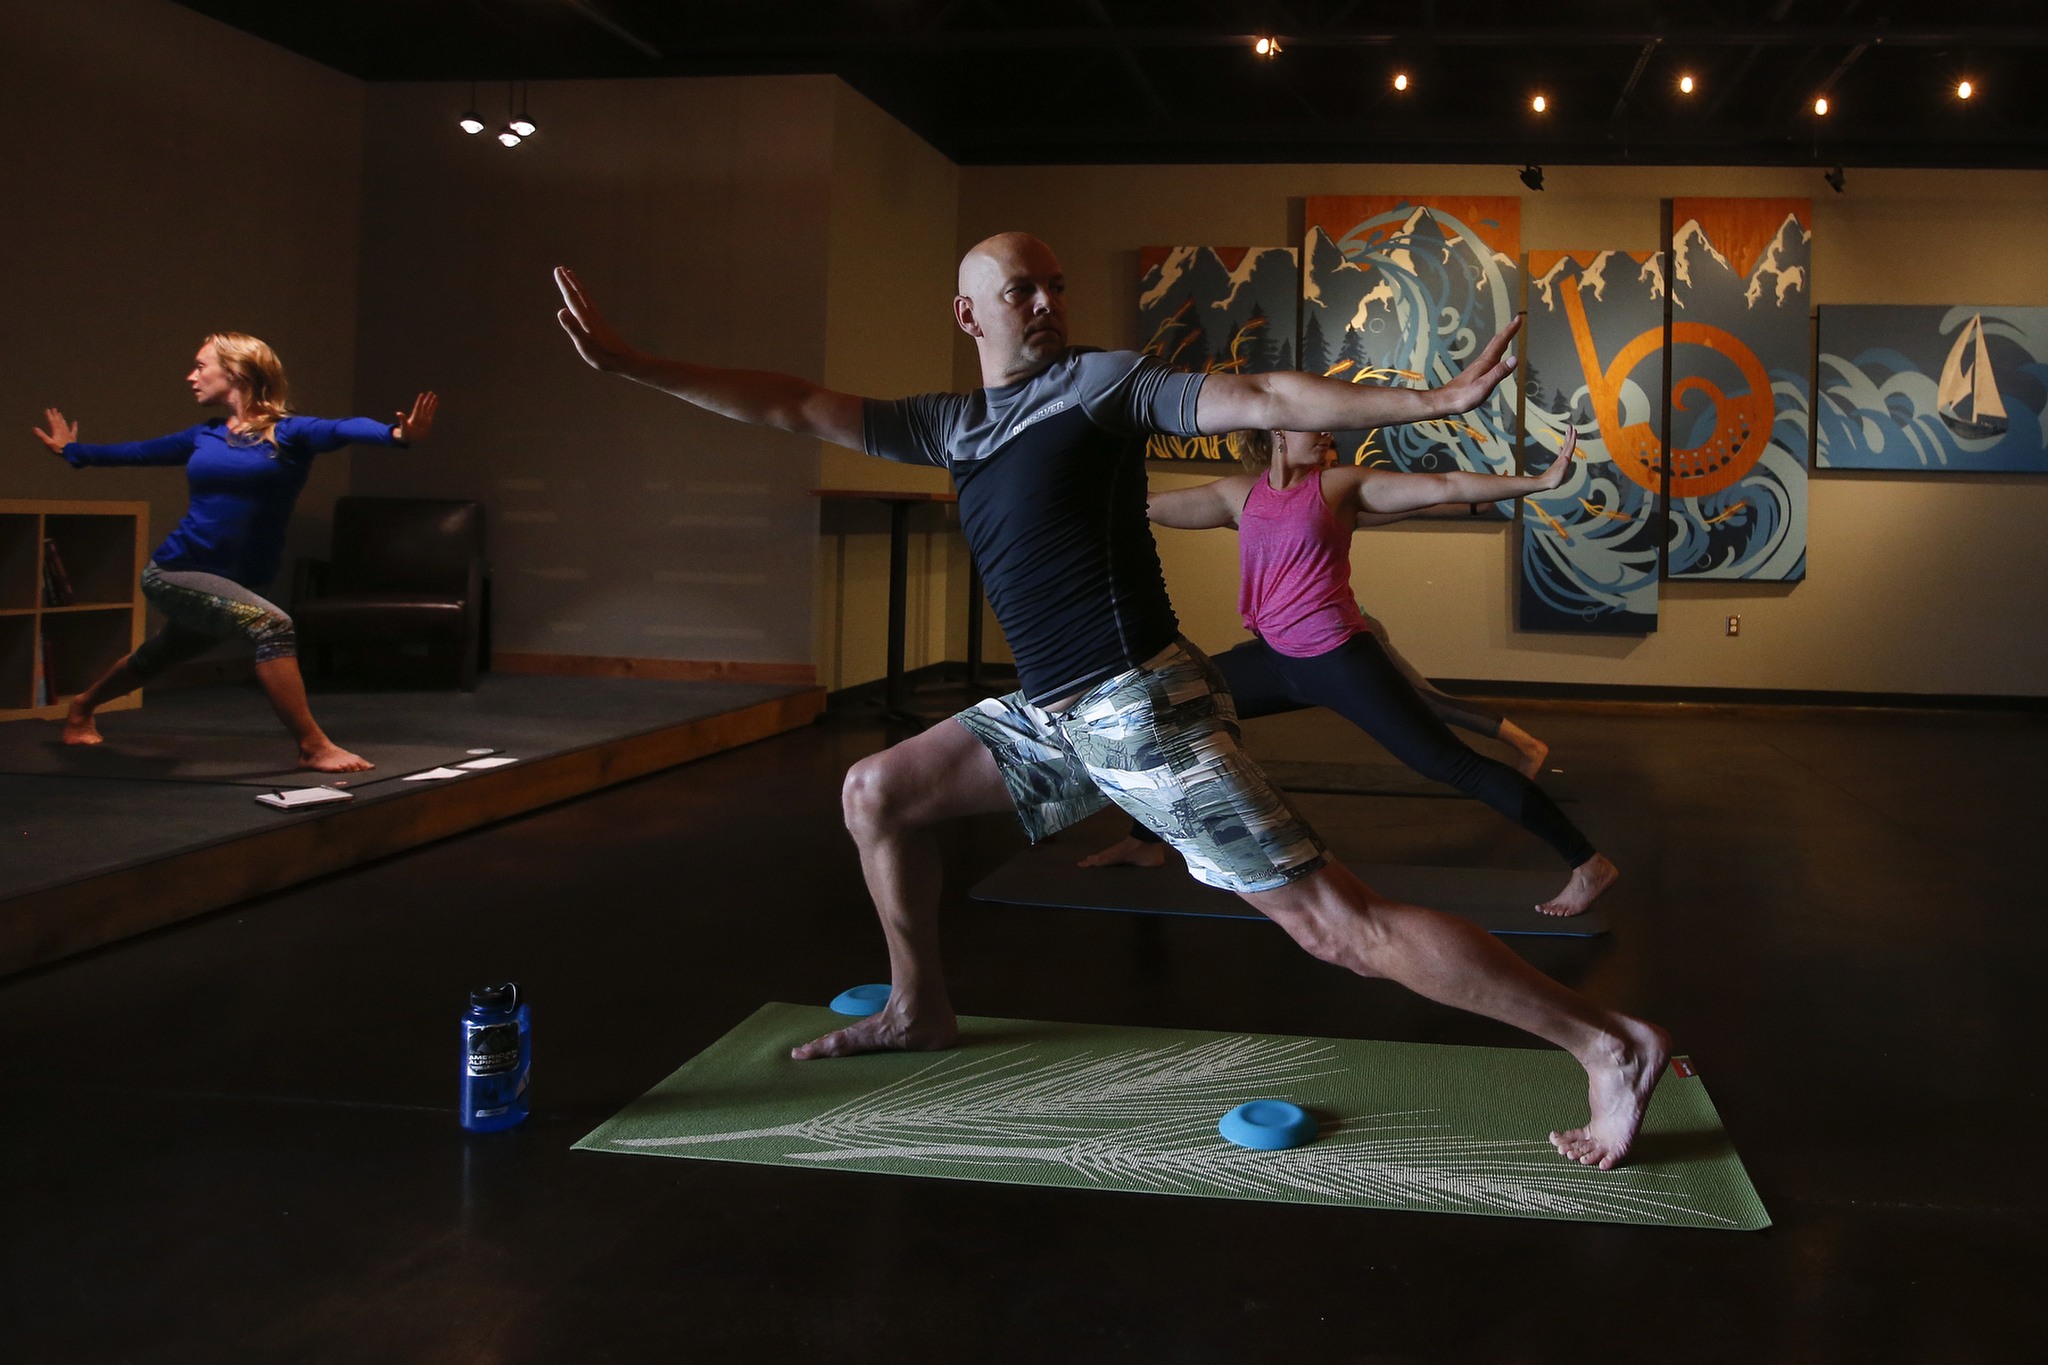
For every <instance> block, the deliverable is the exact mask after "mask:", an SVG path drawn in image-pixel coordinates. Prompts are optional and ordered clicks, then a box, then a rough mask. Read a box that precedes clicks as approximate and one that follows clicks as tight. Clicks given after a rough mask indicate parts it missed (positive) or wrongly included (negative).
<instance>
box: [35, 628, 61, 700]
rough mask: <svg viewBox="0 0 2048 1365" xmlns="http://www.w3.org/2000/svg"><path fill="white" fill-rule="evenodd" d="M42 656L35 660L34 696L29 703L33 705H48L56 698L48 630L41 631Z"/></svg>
mask: <svg viewBox="0 0 2048 1365" xmlns="http://www.w3.org/2000/svg"><path fill="white" fill-rule="evenodd" d="M42 646H43V647H42V657H40V658H39V659H37V661H36V696H35V701H34V702H32V703H30V704H31V705H34V706H48V705H49V704H50V703H51V702H53V701H55V700H56V699H57V686H56V683H55V682H54V681H53V680H52V677H51V674H50V632H49V631H47V630H46V631H44V632H43V639H42Z"/></svg>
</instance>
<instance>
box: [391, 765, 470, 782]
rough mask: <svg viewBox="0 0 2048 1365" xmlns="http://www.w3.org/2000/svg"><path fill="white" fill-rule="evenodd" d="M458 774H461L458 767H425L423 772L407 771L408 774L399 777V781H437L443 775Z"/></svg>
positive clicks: (456, 775)
mask: <svg viewBox="0 0 2048 1365" xmlns="http://www.w3.org/2000/svg"><path fill="white" fill-rule="evenodd" d="M460 776H462V772H461V770H460V769H457V768H429V769H427V770H426V771H425V772H423V773H408V774H406V775H405V776H404V777H402V778H400V779H399V781H401V782H438V781H440V780H441V779H442V778H444V777H460Z"/></svg>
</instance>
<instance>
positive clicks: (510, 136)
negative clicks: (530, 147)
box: [498, 128, 519, 147]
mask: <svg viewBox="0 0 2048 1365" xmlns="http://www.w3.org/2000/svg"><path fill="white" fill-rule="evenodd" d="M498 141H500V142H502V143H504V144H505V145H506V146H507V147H517V146H518V145H519V134H517V133H515V132H513V131H512V130H511V129H510V128H507V129H506V130H505V131H504V132H502V133H500V134H498Z"/></svg>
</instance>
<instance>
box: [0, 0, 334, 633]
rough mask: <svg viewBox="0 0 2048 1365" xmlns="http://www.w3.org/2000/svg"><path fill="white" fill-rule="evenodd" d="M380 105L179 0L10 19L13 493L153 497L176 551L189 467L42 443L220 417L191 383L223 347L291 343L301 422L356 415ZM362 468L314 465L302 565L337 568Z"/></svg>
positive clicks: (1, 337)
mask: <svg viewBox="0 0 2048 1365" xmlns="http://www.w3.org/2000/svg"><path fill="white" fill-rule="evenodd" d="M362 108H363V99H362V86H361V85H360V84H358V83H357V82H356V81H353V80H350V79H349V78H348V77H345V76H341V75H337V74H336V73H334V72H332V71H329V70H327V69H326V68H324V67H320V66H316V65H314V64H313V63H312V62H309V61H306V60H305V59H303V58H300V57H295V56H293V55H291V54H289V53H287V52H285V51H283V50H282V49H279V48H275V47H272V46H270V45H269V44H267V43H263V42H260V41H258V40H257V39H255V38H251V37H249V36H248V35H246V34H243V33H239V32H237V31H235V30H234V29H231V28H228V27H226V26H225V25H222V24H218V23H216V22H214V21H213V20H211V19H206V18H202V17H201V16H199V15H197V14H194V13H193V12H192V11H190V10H187V9H183V8H181V7H179V6H177V5H172V4H167V3H163V0H69V2H68V3H65V4H37V5H31V4H8V5H6V6H5V7H0V128H5V129H6V142H5V146H6V152H5V158H6V162H5V164H6V174H5V184H6V186H7V190H6V193H7V199H8V203H7V208H6V209H5V211H4V212H0V261H4V262H5V263H6V279H7V324H6V326H5V327H4V328H0V413H4V414H5V415H6V418H7V428H6V433H7V434H6V440H5V442H4V449H5V452H6V453H5V454H4V455H0V470H4V471H5V475H4V478H0V496H7V497H29V498H89V499H110V500H111V499H144V500H147V501H148V502H149V504H150V532H151V540H150V543H151V545H152V546H153V545H154V544H155V543H156V542H157V541H158V540H161V539H162V537H163V535H164V533H165V532H166V531H168V530H169V529H170V527H171V526H172V524H173V523H175V522H176V521H177V519H178V518H179V517H181V516H183V515H184V512H185V505H186V496H185V494H186V490H185V477H184V472H183V471H182V470H179V469H149V470H135V471H128V470H120V471H116V470H104V469H95V470H79V471H73V470H71V469H69V468H68V467H67V466H66V465H64V464H63V462H61V461H60V460H58V459H56V458H55V457H54V456H52V455H50V454H49V453H48V452H47V451H46V450H45V449H44V447H43V446H42V444H41V443H40V442H38V441H36V440H35V439H34V438H33V437H31V436H30V435H29V433H28V428H29V426H30V425H31V423H34V424H37V425H40V424H41V416H42V411H43V409H44V408H45V407H50V406H55V407H57V408H60V409H61V410H62V411H63V412H64V413H65V415H66V416H68V417H69V418H71V419H72V420H73V421H76V422H79V423H81V424H82V430H81V435H82V437H83V438H84V439H85V440H87V441H94V442H114V441H132V440H141V439H144V438H147V437H151V436H160V435H163V434H165V433H167V432H172V431H177V430H181V429H182V428H185V427H188V426H191V425H192V424H194V423H195V422H198V421H201V420H203V419H204V418H206V417H208V416H212V415H218V413H217V411H216V412H213V413H209V412H207V411H206V410H204V409H199V408H195V407H194V406H193V403H192V396H191V392H190V391H189V390H188V389H187V388H186V387H185V383H184V379H185V375H186V372H187V371H189V370H190V369H191V367H192V354H193V352H194V351H196V350H197V349H198V347H199V342H200V340H201V338H203V337H204V336H205V335H206V334H207V333H208V332H212V331H229V330H232V331H244V332H252V333H254V334H255V335H257V336H260V337H262V338H264V339H265V340H267V341H269V342H270V343H271V344H272V345H273V346H275V347H276V348H277V350H278V352H279V354H281V355H282V356H283V357H284V359H285V363H286V368H287V372H288V374H289V375H290V378H291V381H292V387H293V393H294V397H295V399H296V402H297V405H298V406H299V408H300V409H301V410H303V411H306V412H313V413H320V414H323V415H333V416H345V415H348V414H349V413H350V412H351V411H352V404H353V402H354V393H355V372H354V371H355V297H356V273H357V234H358V228H359V218H360V208H361V183H362V150H361V149H362ZM350 460H351V457H350V455H349V454H348V453H347V452H337V453H335V454H332V455H328V456H323V457H322V458H321V459H320V460H319V461H318V462H317V463H316V464H315V466H314V472H313V476H312V479H311V480H310V482H309V483H308V484H307V487H306V491H305V493H304V495H303V496H302V497H301V499H300V502H299V514H298V516H297V517H296V518H295V520H294V522H293V526H292V534H291V538H290V543H289V545H288V555H292V556H296V555H300V554H309V553H325V549H326V544H327V522H328V519H329V516H330V513H331V509H332V506H333V501H334V498H335V497H336V496H337V495H338V494H340V493H342V492H345V491H347V487H348V479H349V466H350ZM289 564H290V560H289V558H288V559H287V571H286V572H287V574H288V573H289ZM287 587H288V579H286V580H283V581H280V583H279V585H278V586H277V588H276V591H277V592H278V593H280V594H282V593H284V592H285V591H286V590H287Z"/></svg>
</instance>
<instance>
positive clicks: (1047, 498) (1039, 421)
mask: <svg viewBox="0 0 2048 1365" xmlns="http://www.w3.org/2000/svg"><path fill="white" fill-rule="evenodd" d="M1201 387H1202V376H1201V375H1199V374H1188V373H1186V372H1184V371H1180V370H1174V369H1170V368H1168V367H1167V366H1166V365H1164V364H1162V363H1161V362H1160V361H1159V360H1157V359H1155V358H1154V357H1151V356H1146V355H1140V354H1138V353H1137V352H1135V351H1094V350H1085V349H1081V348H1070V349H1069V350H1067V351H1066V352H1065V353H1064V354H1062V355H1061V356H1060V358H1059V359H1058V360H1056V361H1054V362H1053V364H1052V365H1051V366H1050V367H1049V368H1048V369H1046V370H1045V371H1044V372H1042V373H1040V374H1038V375H1035V376H1033V377H1032V378H1030V379H1026V380H1023V381H1021V382H1019V383H1016V384H1005V385H1003V386H1002V387H1000V388H992V389H977V390H976V391H975V392H973V393H966V394H960V393H931V394H921V395H919V396H917V397H915V398H903V399H898V400H895V401H881V400H876V399H869V400H868V401H867V403H866V405H865V410H864V413H863V424H864V433H863V434H864V439H865V441H866V444H867V451H868V453H869V454H870V455H879V456H881V457H883V458H884V459H890V460H898V461H901V462H903V463H906V464H930V465H937V466H938V467H939V468H941V469H945V470H947V471H949V472H950V473H951V474H952V475H953V484H954V487H955V488H957V489H958V490H959V494H960V525H961V529H962V530H964V531H965V532H966V534H967V548H968V549H969V550H970V551H971V552H972V553H973V555H974V563H975V567H976V568H978V569H979V570H980V571H981V578H982V583H983V585H984V586H985V587H986V589H987V591H988V600H989V603H990V605H991V606H993V607H994V608H995V612H996V619H997V620H998V621H1000V622H1001V623H1002V626H1003V634H1004V635H1006V636H1007V637H1008V638H1009V643H1010V651H1011V653H1013V654H1014V655H1015V656H1016V658H1017V674H1018V681H1019V683H1020V684H1021V686H1022V688H1023V691H1024V695H1025V696H1026V697H1028V698H1029V699H1030V700H1031V701H1032V702H1034V703H1036V704H1039V705H1043V704H1045V703H1046V702H1050V701H1057V700H1059V699H1060V698H1062V697H1067V696H1070V695H1072V694H1073V693H1076V692H1079V691H1081V690H1082V689H1084V688H1088V687H1092V686H1094V685H1095V684H1096V683H1098V682H1101V681H1102V680H1103V679H1105V678H1109V677H1114V676H1115V675H1116V674H1118V673H1122V672H1124V671H1125V670H1126V669H1130V668H1134V667H1136V666H1137V665H1139V664H1141V663H1143V662H1145V660H1147V659H1149V658H1151V657H1152V656H1153V655H1155V654H1157V653H1158V652H1159V651H1160V650H1162V649H1164V648H1166V646H1167V645H1169V644H1171V643H1172V642H1173V639H1174V637H1175V636H1176V635H1177V634H1179V632H1180V623H1179V622H1178V621H1177V620H1175V618H1174V615H1173V604H1172V603H1171V602H1169V601H1168V600H1167V597H1166V576H1165V574H1164V573H1162V572H1161V570H1160V567H1159V551H1158V548H1157V547H1156V546H1155V545H1154V544H1153V543H1152V525H1151V523H1150V522H1149V521H1147V520H1146V519H1145V498H1146V488H1145V437H1146V435H1147V434H1149V433H1152V432H1166V433H1170V434H1172V435H1176V436H1192V435H1195V434H1196V431H1195V396H1196V394H1197V393H1199V392H1200V390H1201Z"/></svg>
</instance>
